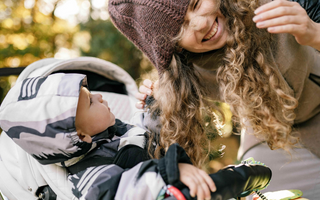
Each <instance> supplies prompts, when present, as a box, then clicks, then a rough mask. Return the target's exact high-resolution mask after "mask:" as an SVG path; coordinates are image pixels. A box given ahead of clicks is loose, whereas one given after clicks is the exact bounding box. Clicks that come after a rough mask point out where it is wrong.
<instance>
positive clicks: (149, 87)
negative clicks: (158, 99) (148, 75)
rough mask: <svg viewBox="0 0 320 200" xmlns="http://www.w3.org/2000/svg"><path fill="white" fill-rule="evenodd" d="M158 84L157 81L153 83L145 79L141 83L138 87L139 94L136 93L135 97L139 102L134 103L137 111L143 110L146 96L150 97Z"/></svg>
mask: <svg viewBox="0 0 320 200" xmlns="http://www.w3.org/2000/svg"><path fill="white" fill-rule="evenodd" d="M157 84H158V81H156V82H155V83H153V82H152V81H151V80H149V79H146V80H144V81H143V84H142V85H141V86H140V87H139V93H136V95H135V97H136V98H137V99H139V100H140V101H139V102H137V103H136V107H137V108H138V109H143V108H144V105H145V100H146V98H147V95H151V94H152V93H153V90H154V88H155V86H156V85H157Z"/></svg>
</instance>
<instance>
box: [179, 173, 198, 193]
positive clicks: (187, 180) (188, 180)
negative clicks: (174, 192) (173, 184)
mask: <svg viewBox="0 0 320 200" xmlns="http://www.w3.org/2000/svg"><path fill="white" fill-rule="evenodd" d="M181 182H182V183H184V184H185V185H186V186H187V187H188V188H189V190H190V192H189V193H190V196H191V197H195V196H196V194H197V192H198V189H197V188H198V186H197V183H196V182H195V180H194V179H193V178H192V177H190V176H186V175H185V176H183V177H181Z"/></svg>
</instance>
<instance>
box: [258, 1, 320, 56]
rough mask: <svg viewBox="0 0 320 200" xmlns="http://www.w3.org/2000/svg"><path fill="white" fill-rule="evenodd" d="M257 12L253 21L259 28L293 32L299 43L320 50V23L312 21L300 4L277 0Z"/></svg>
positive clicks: (278, 31) (273, 31)
mask: <svg viewBox="0 0 320 200" xmlns="http://www.w3.org/2000/svg"><path fill="white" fill-rule="evenodd" d="M255 14H256V16H255V17H254V18H253V21H254V22H256V26H257V27H258V28H267V30H268V32H270V33H289V34H292V35H293V36H294V37H295V39H296V41H297V42H298V43H299V44H301V45H308V46H311V47H313V48H316V49H318V50H320V37H319V34H320V24H318V23H315V22H314V21H312V20H311V19H310V17H309V16H308V14H307V12H306V11H305V10H304V9H303V8H302V7H301V6H300V4H298V3H296V2H290V1H287V0H276V1H272V2H270V3H267V4H265V5H262V6H260V7H259V8H257V9H256V10H255Z"/></svg>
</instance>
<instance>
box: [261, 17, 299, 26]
mask: <svg viewBox="0 0 320 200" xmlns="http://www.w3.org/2000/svg"><path fill="white" fill-rule="evenodd" d="M300 19H301V18H300ZM300 19H299V18H297V17H293V16H283V17H279V18H276V19H270V20H266V21H260V22H257V24H256V26H257V27H258V28H268V27H274V26H281V25H289V24H297V25H299V24H301V23H302V20H300Z"/></svg>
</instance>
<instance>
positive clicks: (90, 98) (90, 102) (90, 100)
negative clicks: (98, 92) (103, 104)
mask: <svg viewBox="0 0 320 200" xmlns="http://www.w3.org/2000/svg"><path fill="white" fill-rule="evenodd" d="M91 104H92V98H91V97H90V105H91Z"/></svg>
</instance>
